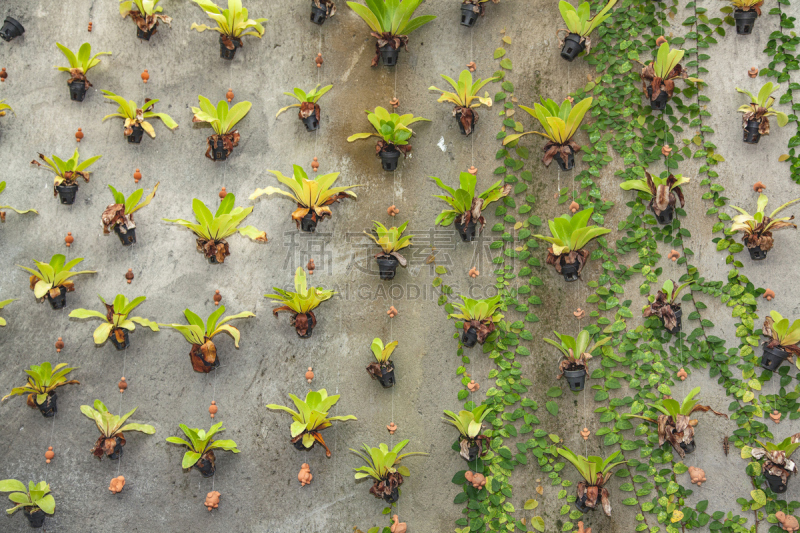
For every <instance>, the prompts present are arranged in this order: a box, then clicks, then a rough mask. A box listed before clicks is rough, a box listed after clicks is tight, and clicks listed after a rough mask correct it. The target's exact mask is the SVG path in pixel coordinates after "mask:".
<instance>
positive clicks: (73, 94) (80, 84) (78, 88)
mask: <svg viewBox="0 0 800 533" xmlns="http://www.w3.org/2000/svg"><path fill="white" fill-rule="evenodd" d="M67 86H68V87H69V99H70V100H72V101H73V102H83V99H84V98H86V82H85V81H83V80H74V81H72V82H70V83H67Z"/></svg>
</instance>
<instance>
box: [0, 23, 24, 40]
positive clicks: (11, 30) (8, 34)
mask: <svg viewBox="0 0 800 533" xmlns="http://www.w3.org/2000/svg"><path fill="white" fill-rule="evenodd" d="M23 33H25V28H23V27H22V24H20V23H19V21H18V20H17V19H15V18H12V17H6V19H5V20H4V21H3V27H2V28H0V39H3V40H4V41H5V42H10V41H11V40H12V39H14V38H15V37H19V36H20V35H22V34H23Z"/></svg>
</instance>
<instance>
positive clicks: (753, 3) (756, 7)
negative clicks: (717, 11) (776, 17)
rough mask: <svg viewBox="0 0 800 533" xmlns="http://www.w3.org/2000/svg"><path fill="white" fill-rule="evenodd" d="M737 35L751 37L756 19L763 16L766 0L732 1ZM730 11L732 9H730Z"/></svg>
mask: <svg viewBox="0 0 800 533" xmlns="http://www.w3.org/2000/svg"><path fill="white" fill-rule="evenodd" d="M731 3H732V4H733V8H734V11H733V19H734V20H735V21H736V34H737V35H750V33H751V32H752V31H753V26H754V25H755V23H756V19H757V18H758V17H760V16H761V5H762V4H763V3H764V0H731ZM728 9H730V8H728Z"/></svg>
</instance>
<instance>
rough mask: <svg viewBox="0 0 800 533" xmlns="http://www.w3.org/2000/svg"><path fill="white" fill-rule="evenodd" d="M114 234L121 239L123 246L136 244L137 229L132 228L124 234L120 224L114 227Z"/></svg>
mask: <svg viewBox="0 0 800 533" xmlns="http://www.w3.org/2000/svg"><path fill="white" fill-rule="evenodd" d="M114 233H116V234H117V236H118V237H119V240H120V242H121V243H122V246H130V245H131V244H136V228H130V229H129V230H127V232H125V233H122V232H121V231H120V229H119V224H117V225H116V226H114Z"/></svg>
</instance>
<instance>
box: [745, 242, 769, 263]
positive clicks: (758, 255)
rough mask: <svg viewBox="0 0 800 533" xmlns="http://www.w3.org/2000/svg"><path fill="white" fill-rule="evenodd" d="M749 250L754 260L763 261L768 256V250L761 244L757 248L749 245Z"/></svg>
mask: <svg viewBox="0 0 800 533" xmlns="http://www.w3.org/2000/svg"><path fill="white" fill-rule="evenodd" d="M747 251H748V252H750V259H752V260H753V261H761V260H762V259H766V258H767V252H765V251H764V250H762V249H761V247H760V246H756V247H755V248H749V247H748V248H747Z"/></svg>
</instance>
